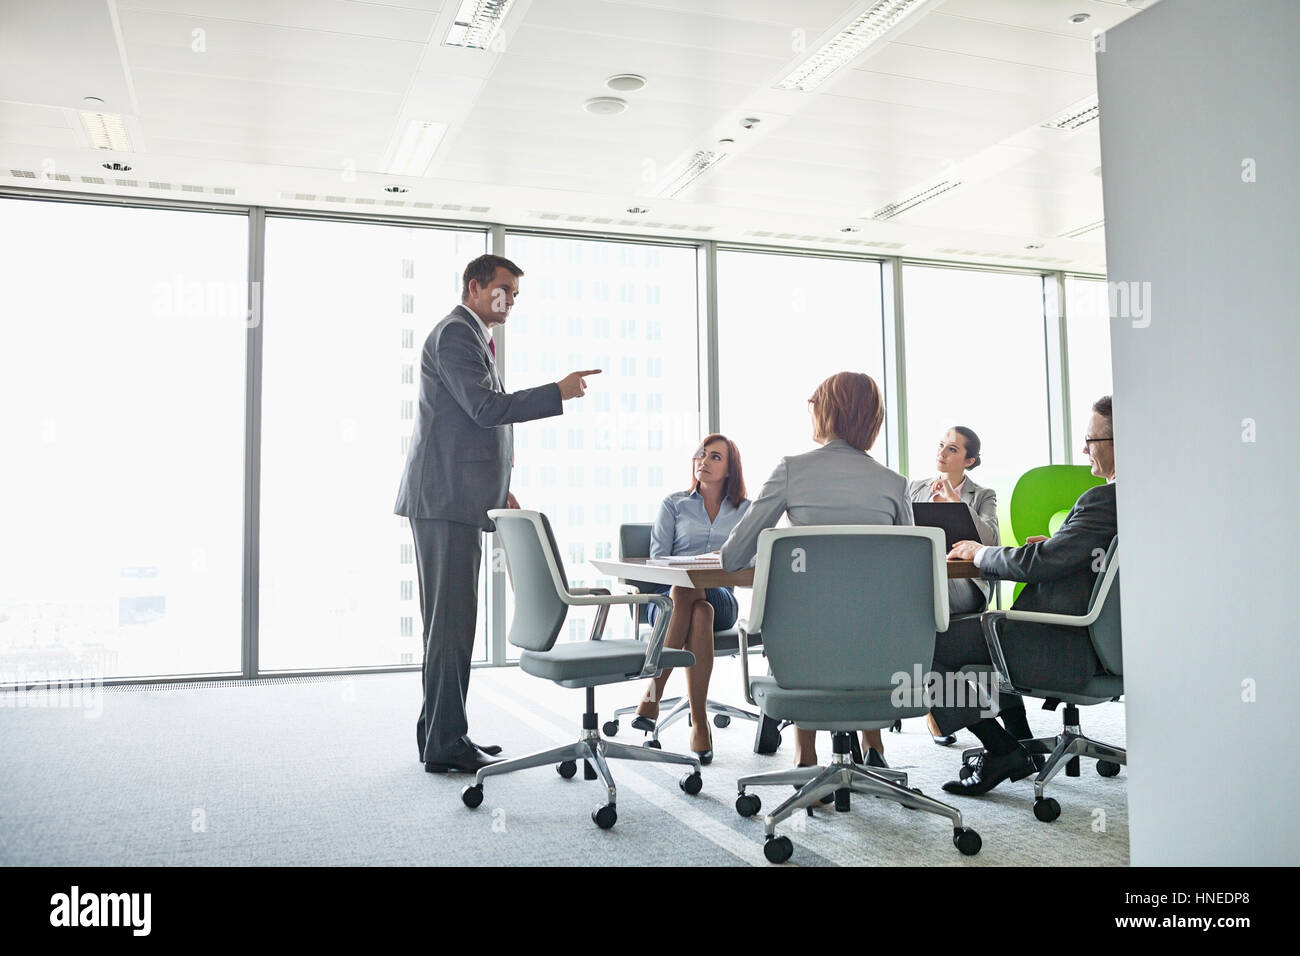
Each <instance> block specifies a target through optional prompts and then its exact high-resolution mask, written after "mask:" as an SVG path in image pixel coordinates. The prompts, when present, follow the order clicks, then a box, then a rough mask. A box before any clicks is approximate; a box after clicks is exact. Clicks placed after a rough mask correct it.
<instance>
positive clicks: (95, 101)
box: [81, 96, 104, 106]
mask: <svg viewBox="0 0 1300 956" xmlns="http://www.w3.org/2000/svg"><path fill="white" fill-rule="evenodd" d="M81 102H83V103H85V104H86V105H87V106H103V105H104V101H103V100H101V99H100V98H99V97H98V96H83V97H82V98H81Z"/></svg>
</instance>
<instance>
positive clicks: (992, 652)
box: [980, 611, 1016, 693]
mask: <svg viewBox="0 0 1300 956" xmlns="http://www.w3.org/2000/svg"><path fill="white" fill-rule="evenodd" d="M1010 614H1011V612H1010V611H985V612H984V613H983V614H981V615H980V626H981V627H982V628H983V629H984V641H985V643H986V644H988V648H989V660H990V661H992V662H993V670H994V672H995V673H996V674H997V678H998V691H999V692H1003V691H1005V692H1007V693H1016V688H1015V684H1014V683H1013V682H1012V679H1011V672H1010V671H1009V670H1008V669H1007V659H1006V656H1005V655H1004V654H1003V653H1002V638H1001V637H1000V636H999V634H998V627H999V626H1000V625H1001V624H1002V622H1003V621H1005V620H1006V619H1007V618H1008V616H1009V615H1010Z"/></svg>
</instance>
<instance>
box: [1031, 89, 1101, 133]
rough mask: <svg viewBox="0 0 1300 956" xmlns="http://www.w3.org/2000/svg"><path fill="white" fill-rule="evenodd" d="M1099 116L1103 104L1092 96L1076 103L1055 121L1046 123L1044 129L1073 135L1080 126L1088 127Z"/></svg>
mask: <svg viewBox="0 0 1300 956" xmlns="http://www.w3.org/2000/svg"><path fill="white" fill-rule="evenodd" d="M1099 116H1101V104H1100V103H1098V102H1097V97H1095V96H1091V97H1089V98H1088V99H1086V100H1083V101H1081V102H1078V103H1075V104H1074V105H1073V106H1071V107H1070V108H1069V109H1068V110H1066V111H1065V112H1064V113H1062V114H1061V115H1060V116H1058V117H1056V118H1055V119H1053V120H1049V121H1048V122H1046V123H1044V124H1043V129H1059V130H1064V131H1065V132H1067V133H1072V132H1074V131H1075V130H1076V129H1078V128H1079V127H1080V126H1086V125H1088V124H1089V123H1091V122H1092V121H1093V120H1095V119H1097V117H1099Z"/></svg>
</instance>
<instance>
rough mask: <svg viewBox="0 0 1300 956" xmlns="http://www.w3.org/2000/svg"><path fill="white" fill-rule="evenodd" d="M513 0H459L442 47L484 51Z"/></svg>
mask: <svg viewBox="0 0 1300 956" xmlns="http://www.w3.org/2000/svg"><path fill="white" fill-rule="evenodd" d="M512 3H514V0H461V4H460V9H459V10H457V11H456V19H455V21H454V22H453V23H452V25H451V29H450V30H448V31H447V36H446V38H445V39H444V40H443V41H442V45H443V46H463V47H465V48H466V49H470V50H486V49H487V48H488V46H489V45H490V44H491V43H492V39H493V37H495V36H496V34H497V31H498V30H500V29H501V24H502V23H503V22H504V21H505V18H506V16H507V15H508V14H509V13H510V5H511V4H512Z"/></svg>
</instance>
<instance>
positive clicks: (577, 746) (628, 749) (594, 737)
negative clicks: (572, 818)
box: [466, 729, 700, 828]
mask: <svg viewBox="0 0 1300 956" xmlns="http://www.w3.org/2000/svg"><path fill="white" fill-rule="evenodd" d="M607 760H643V761H647V762H650V763H669V764H681V765H683V766H686V767H690V768H691V771H690V773H688V774H687V775H686V776H685V777H683V778H682V780H681V781H679V782H680V784H681V787H682V789H683V790H685V791H686V792H687V793H690V794H692V795H694V794H695V793H699V786H698V784H699V782H700V780H699V775H700V761H699V760H698V759H697V758H695V757H688V756H686V755H685V754H676V753H673V752H672V751H665V750H656V749H651V748H648V747H632V746H629V745H628V744H620V743H615V742H613V741H609V740H605V739H604V738H603V737H601V735H600V731H598V730H594V729H583V731H582V736H580V737H579V738H578V740H577V741H576V742H575V743H571V744H565V745H564V746H562V747H553V748H551V749H550V750H541V751H538V752H537V753H532V754H528V755H526V756H523V757H515V758H513V759H511V760H502V761H501V762H499V763H494V764H490V765H488V766H486V767H483V768H482V769H480V770H479V771H478V773H476V774H475V775H474V783H473V784H471V785H470V787H467V788H466V789H471V788H474V789H477V790H479V791H480V792H481V791H482V789H483V781H484V780H486V779H487V778H488V777H492V776H496V775H498V774H503V773H514V771H516V770H528V769H530V768H532V767H541V766H545V765H546V764H564V763H566V762H573V763H574V764H577V762H578V761H585V762H586V766H587V767H588V768H591V767H594V768H595V772H592V771H591V770H590V769H588V772H587V774H586V776H587V778H588V779H596V776H597V774H599V777H600V779H602V780H604V782H605V789H606V792H607V795H608V800H607V806H608V807H610V808H613V807H614V806H615V805H616V804H617V802H618V789H617V788H616V787H615V786H614V776H613V774H612V773H610V770H609V764H608V763H607V762H606V761H607ZM574 770H575V771H576V767H575V768H574ZM561 775H562V776H573V774H572V773H569V774H564V773H563V771H561ZM692 775H693V776H694V777H695V778H696V780H695V783H694V784H689V785H688V784H687V782H686V779H687V777H690V776H692ZM691 787H694V789H693V790H692V789H691ZM479 802H481V797H480V798H479ZM466 804H467V805H470V802H469V801H468V800H467V801H466ZM474 805H475V806H477V803H475V804H474ZM593 817H594V815H593ZM598 822H599V821H598ZM600 825H601V826H602V827H603V828H605V825H604V824H600ZM612 825H613V824H612V823H610V826H612Z"/></svg>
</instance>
